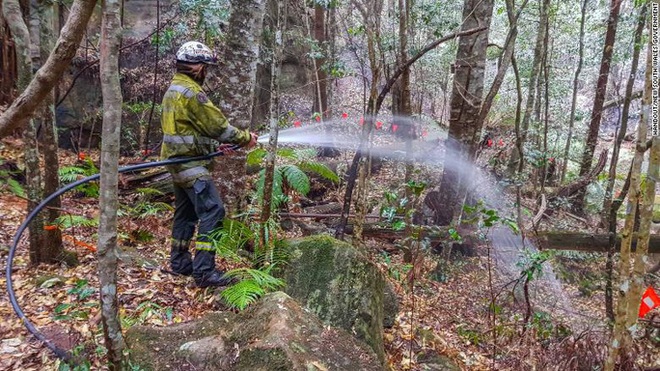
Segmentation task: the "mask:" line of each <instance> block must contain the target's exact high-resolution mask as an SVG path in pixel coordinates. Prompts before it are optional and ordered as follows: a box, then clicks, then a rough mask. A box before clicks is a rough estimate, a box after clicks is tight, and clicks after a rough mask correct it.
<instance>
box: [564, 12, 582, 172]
mask: <svg viewBox="0 0 660 371" xmlns="http://www.w3.org/2000/svg"><path fill="white" fill-rule="evenodd" d="M588 1H589V0H582V7H581V8H580V14H581V16H580V36H579V41H578V43H579V47H578V65H577V68H576V69H575V76H574V77H573V95H572V98H571V113H570V115H569V119H568V133H567V134H566V147H564V161H563V162H562V165H561V175H560V177H559V184H562V183H564V179H566V169H567V167H568V159H569V152H570V149H571V140H572V139H573V125H574V124H575V108H576V106H577V93H578V84H579V82H580V72H582V63H583V62H584V23H585V22H584V21H585V19H586V18H587V17H586V14H587V2H588Z"/></svg>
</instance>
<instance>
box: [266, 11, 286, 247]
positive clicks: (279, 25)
mask: <svg viewBox="0 0 660 371" xmlns="http://www.w3.org/2000/svg"><path fill="white" fill-rule="evenodd" d="M276 17H277V18H276V22H275V24H274V25H273V26H274V27H273V28H274V29H273V30H271V34H274V35H275V40H274V42H273V60H272V63H271V72H270V137H269V141H268V146H269V149H268V155H267V157H266V172H265V175H264V199H263V206H262V212H261V223H262V225H261V236H260V238H261V247H262V249H265V248H267V247H268V246H269V240H268V235H269V234H268V233H267V232H268V231H267V230H266V228H267V226H268V220H269V219H270V218H271V213H272V210H271V205H272V200H273V177H274V174H275V159H276V157H277V133H278V124H279V115H280V111H279V97H280V86H279V80H280V71H281V65H282V35H283V34H284V27H285V19H286V17H285V16H284V5H283V2H281V1H279V2H277V15H276Z"/></svg>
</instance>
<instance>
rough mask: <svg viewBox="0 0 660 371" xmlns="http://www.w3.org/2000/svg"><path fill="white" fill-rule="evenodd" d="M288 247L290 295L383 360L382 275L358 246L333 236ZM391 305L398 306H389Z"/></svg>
mask: <svg viewBox="0 0 660 371" xmlns="http://www.w3.org/2000/svg"><path fill="white" fill-rule="evenodd" d="M289 245H290V248H291V256H292V259H291V261H290V263H289V265H288V266H287V268H286V269H285V272H284V279H285V281H286V283H287V287H286V289H285V291H286V293H287V294H289V295H291V297H293V298H294V299H296V300H297V301H298V302H300V303H301V304H303V305H304V306H305V307H306V308H307V309H309V310H310V311H312V312H314V313H315V314H316V315H318V316H319V318H321V320H323V321H324V322H325V323H326V324H329V325H331V326H336V327H340V328H343V329H346V330H347V331H349V332H350V333H352V334H355V336H356V337H357V338H358V339H361V340H363V341H364V342H366V343H367V344H368V345H369V346H370V347H371V348H372V349H373V351H374V352H375V353H376V354H377V355H378V359H379V360H380V361H381V362H384V361H385V351H384V347H383V319H384V317H385V315H384V299H383V297H384V290H385V283H386V281H385V277H384V276H383V274H382V273H381V272H380V271H379V270H378V268H377V267H376V266H375V265H374V264H373V263H372V262H371V261H369V259H367V258H366V257H365V256H364V255H363V254H362V253H360V252H359V251H358V250H357V249H356V248H354V247H353V246H351V245H349V244H347V243H345V242H341V241H338V240H336V239H334V238H332V237H330V236H325V235H321V236H313V237H307V238H302V239H296V240H291V241H289ZM390 300H392V298H390ZM388 309H390V310H394V311H396V310H397V309H396V306H390V305H388ZM388 318H394V316H393V315H389V316H388Z"/></svg>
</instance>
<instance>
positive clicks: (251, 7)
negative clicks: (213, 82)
mask: <svg viewBox="0 0 660 371" xmlns="http://www.w3.org/2000/svg"><path fill="white" fill-rule="evenodd" d="M266 2H267V1H266V0H232V1H231V7H232V12H231V15H230V17H229V28H228V30H227V41H226V43H225V46H224V49H223V50H222V51H221V53H220V55H221V56H222V57H221V58H220V60H219V67H218V69H219V71H218V72H219V73H218V75H219V77H220V86H219V87H218V95H219V97H220V98H221V99H222V100H221V101H220V103H219V107H220V108H221V109H222V112H223V113H224V114H225V116H226V117H227V119H228V120H229V122H230V123H231V124H232V125H234V126H236V127H239V128H242V129H248V128H253V127H254V126H256V125H257V124H258V123H253V122H251V121H252V115H251V114H252V108H253V103H254V99H255V85H256V78H257V62H258V61H259V50H260V44H261V36H262V32H261V31H262V29H263V23H264V13H265V8H266ZM223 163H224V164H225V166H224V168H225V170H226V171H224V175H226V176H227V178H228V179H231V180H232V187H231V188H230V189H231V193H229V194H226V195H224V201H225V204H226V206H227V208H228V210H232V209H234V210H243V209H244V208H245V205H246V202H247V199H246V195H247V192H246V190H245V184H247V182H246V181H245V177H246V173H245V156H243V155H239V154H237V155H234V156H231V157H227V158H224V159H223Z"/></svg>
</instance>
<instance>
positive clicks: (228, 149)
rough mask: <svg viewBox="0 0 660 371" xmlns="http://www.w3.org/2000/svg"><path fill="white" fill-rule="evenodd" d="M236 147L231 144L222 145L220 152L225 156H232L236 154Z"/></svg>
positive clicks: (219, 147)
mask: <svg viewBox="0 0 660 371" xmlns="http://www.w3.org/2000/svg"><path fill="white" fill-rule="evenodd" d="M234 147H235V146H234V145H233V144H230V143H223V144H221V145H219V146H218V152H220V153H222V154H223V155H225V156H227V155H231V154H233V153H235V152H236V150H235V149H234Z"/></svg>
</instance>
